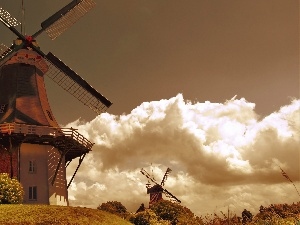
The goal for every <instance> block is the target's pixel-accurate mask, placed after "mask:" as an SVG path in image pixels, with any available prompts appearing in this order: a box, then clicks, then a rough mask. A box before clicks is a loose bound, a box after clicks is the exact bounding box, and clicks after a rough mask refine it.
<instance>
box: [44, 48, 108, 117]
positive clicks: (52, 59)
mask: <svg viewBox="0 0 300 225" xmlns="http://www.w3.org/2000/svg"><path fill="white" fill-rule="evenodd" d="M46 59H47V61H48V66H49V70H48V72H47V73H46V75H47V76H48V77H50V78H51V79H52V80H53V81H54V82H56V83H57V84H58V85H59V86H61V87H62V88H63V89H64V90H66V91H67V92H69V93H70V94H72V95H73V96H74V97H75V98H77V99H78V100H79V101H81V102H82V103H83V104H84V105H86V106H88V107H89V108H90V109H92V110H93V111H95V112H96V113H98V114H100V113H102V112H105V111H106V109H107V108H109V107H110V106H111V105H112V103H111V102H110V101H109V100H108V99H106V98H105V97H104V96H103V95H101V94H100V93H99V92H97V91H96V90H95V89H94V88H93V87H92V86H90V85H89V84H88V83H87V82H86V81H85V80H84V79H82V78H81V77H80V76H79V75H78V74H76V73H75V72H74V71H73V70H72V69H70V68H69V67H68V66H67V65H65V64H64V63H63V62H62V61H60V60H59V59H58V58H57V57H56V56H54V55H53V54H52V53H51V52H49V53H48V54H47V55H46Z"/></svg>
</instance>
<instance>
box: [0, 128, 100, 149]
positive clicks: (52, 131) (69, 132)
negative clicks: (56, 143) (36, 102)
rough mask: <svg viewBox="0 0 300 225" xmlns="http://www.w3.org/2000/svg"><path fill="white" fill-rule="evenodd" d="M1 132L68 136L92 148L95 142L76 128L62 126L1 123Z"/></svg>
mask: <svg viewBox="0 0 300 225" xmlns="http://www.w3.org/2000/svg"><path fill="white" fill-rule="evenodd" d="M0 133H2V134H9V135H11V134H23V135H37V136H53V138H55V137H59V136H63V137H68V138H71V139H73V140H75V141H76V142H78V143H79V144H81V145H83V146H84V147H85V148H87V149H91V148H92V147H93V145H94V143H92V142H90V141H89V140H88V139H86V138H85V137H84V136H83V135H81V134H80V133H79V132H78V131H77V130H76V129H74V128H72V127H71V128H61V127H48V126H37V125H28V124H19V123H3V124H0Z"/></svg>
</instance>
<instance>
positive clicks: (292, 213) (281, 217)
mask: <svg viewBox="0 0 300 225" xmlns="http://www.w3.org/2000/svg"><path fill="white" fill-rule="evenodd" d="M98 209H100V210H104V211H107V212H110V213H113V214H115V215H117V216H119V217H122V218H123V219H125V220H128V221H129V222H131V223H132V224H135V225H227V224H231V225H234V224H236V225H238V224H249V225H251V224H300V202H297V203H293V204H271V205H269V206H266V207H265V206H260V208H259V209H258V211H259V212H258V213H257V214H256V215H255V216H252V214H251V213H250V212H249V211H247V212H248V213H250V215H251V216H249V217H245V216H244V215H245V214H242V215H241V216H239V215H236V214H232V213H230V214H227V215H226V214H225V213H223V212H221V214H220V215H217V214H211V215H206V216H200V217H199V216H196V215H195V214H194V213H193V212H192V211H191V210H190V209H188V208H187V207H184V206H182V205H179V204H176V203H172V202H170V201H166V200H161V201H158V202H156V203H155V204H153V205H152V206H151V209H146V208H143V207H140V209H139V210H138V212H136V213H130V212H128V211H127V209H126V208H125V206H123V205H122V203H120V202H117V201H109V202H107V203H102V204H101V205H99V207H98ZM246 215H247V213H246Z"/></svg>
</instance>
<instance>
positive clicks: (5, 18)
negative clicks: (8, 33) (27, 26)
mask: <svg viewBox="0 0 300 225" xmlns="http://www.w3.org/2000/svg"><path fill="white" fill-rule="evenodd" d="M0 20H1V22H2V23H4V24H5V26H7V27H15V26H18V25H19V24H21V23H20V22H19V21H18V20H17V19H16V18H14V17H12V16H11V15H10V14H9V12H7V11H6V10H5V9H3V8H1V7H0Z"/></svg>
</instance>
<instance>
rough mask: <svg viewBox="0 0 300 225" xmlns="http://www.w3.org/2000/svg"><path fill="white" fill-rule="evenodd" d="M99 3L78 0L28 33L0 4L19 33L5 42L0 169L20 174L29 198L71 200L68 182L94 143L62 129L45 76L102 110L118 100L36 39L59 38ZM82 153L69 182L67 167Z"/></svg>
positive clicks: (0, 70) (0, 57) (0, 49)
mask: <svg viewBox="0 0 300 225" xmlns="http://www.w3.org/2000/svg"><path fill="white" fill-rule="evenodd" d="M94 6H95V3H94V2H93V1H92V0H73V1H72V2H70V3H69V4H68V5H66V6H65V7H63V8H62V9H61V10H59V11H58V12H57V13H55V14H54V15H52V16H51V17H49V18H48V19H47V20H45V21H44V22H42V23H41V29H40V30H38V31H37V32H36V33H34V34H33V35H32V36H25V35H23V34H22V33H20V32H19V31H18V30H17V29H16V28H15V26H17V25H19V24H20V23H19V22H18V21H17V20H16V19H15V18H13V17H12V16H11V15H10V14H9V13H8V12H7V11H6V10H4V9H2V8H1V7H0V21H1V22H2V23H3V24H4V25H5V26H6V27H7V28H8V29H9V30H10V31H12V32H13V33H14V34H15V35H16V36H17V39H16V40H15V41H14V42H13V45H12V46H11V47H6V46H5V45H3V44H1V45H0V172H6V173H10V175H11V176H12V177H17V178H18V179H19V181H20V182H21V183H22V185H23V187H24V190H25V198H24V203H35V204H36V203H42V204H59V205H68V191H67V189H68V187H69V186H70V184H71V182H72V180H73V179H74V176H75V174H76V173H77V170H78V169H79V167H80V165H81V163H82V161H83V159H84V157H85V155H86V154H87V153H88V152H89V151H91V148H92V146H93V143H91V142H90V141H88V140H87V139H86V138H84V137H83V136H82V135H81V134H79V133H78V132H77V131H76V130H75V129H72V128H61V127H59V125H58V123H57V122H56V120H55V118H54V116H53V114H52V111H51V109H50V105H49V102H48V99H47V95H46V89H45V84H44V75H47V76H48V77H50V78H51V79H52V80H54V81H55V82H56V83H57V84H58V85H59V86H61V87H62V88H63V89H65V90H66V91H67V92H69V93H70V94H72V95H73V96H74V97H75V98H77V99H78V100H79V101H81V102H82V103H83V104H84V105H86V106H87V107H89V108H91V109H92V110H94V111H95V112H96V113H98V114H100V113H102V112H105V111H106V109H107V108H108V107H110V106H111V105H112V103H111V102H110V101H109V100H108V99H106V98H105V97H104V96H103V95H101V94H100V93H99V92H98V91H96V90H95V89H94V88H93V87H92V86H91V85H89V84H88V83H87V82H86V81H85V80H84V79H82V78H81V77H80V76H79V75H77V74H76V73H75V72H74V71H73V70H71V69H70V68H69V67H68V66H66V65H65V64H64V63H63V62H62V61H60V60H59V59H58V58H57V57H56V56H54V55H53V54H52V53H51V52H49V53H47V54H45V53H44V52H43V51H42V50H41V49H40V47H39V46H38V45H37V42H36V41H35V38H36V37H37V36H38V35H39V34H41V33H42V32H43V31H46V32H47V34H48V35H49V36H50V38H51V39H52V40H53V39H55V38H56V37H58V36H59V35H60V34H61V33H62V32H63V31H65V30H66V29H67V28H68V27H69V26H71V25H72V24H74V23H75V22H76V21H77V20H78V19H79V18H80V17H82V16H83V15H84V14H86V13H87V12H88V11H89V10H90V9H92V8H93V7H94ZM75 158H79V163H78V166H77V168H76V170H75V172H74V174H73V176H72V178H71V179H70V181H69V183H68V184H67V179H66V167H67V166H68V165H69V163H70V162H71V161H72V160H73V159H75Z"/></svg>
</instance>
